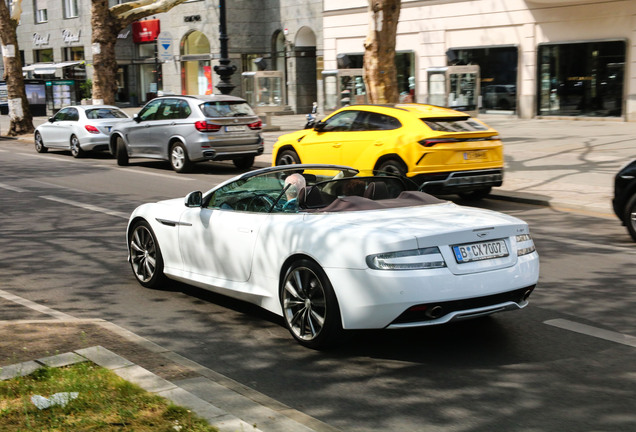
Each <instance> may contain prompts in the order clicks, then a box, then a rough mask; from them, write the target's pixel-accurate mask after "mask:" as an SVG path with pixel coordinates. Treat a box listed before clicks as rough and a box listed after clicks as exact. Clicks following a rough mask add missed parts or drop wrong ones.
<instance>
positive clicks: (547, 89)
mask: <svg viewBox="0 0 636 432" xmlns="http://www.w3.org/2000/svg"><path fill="white" fill-rule="evenodd" d="M367 8H368V1H367V0H349V1H347V2H342V1H339V0H325V1H324V12H323V34H324V64H325V69H337V68H338V59H339V56H340V57H342V56H343V55H347V57H348V58H349V60H351V59H353V62H356V61H358V59H361V55H362V53H363V50H364V48H363V42H364V39H365V37H366V34H367V31H368V10H367ZM635 36H636V2H634V1H628V0H623V1H611V0H606V1H586V0H506V1H505V2H504V1H492V0H402V7H401V14H400V21H399V25H398V35H397V45H396V49H397V51H398V56H397V57H396V60H397V66H398V82H399V83H400V84H399V85H400V92H402V94H403V95H404V96H405V97H407V98H408V97H412V98H413V99H415V100H416V101H417V102H427V101H429V99H430V94H429V93H430V91H429V84H432V83H429V82H428V78H427V76H428V71H429V70H430V69H431V68H435V67H442V66H448V65H452V64H477V65H479V66H480V83H479V85H480V90H481V92H480V93H481V97H480V105H481V111H482V112H484V111H486V112H506V113H516V114H517V115H518V116H520V117H522V118H533V117H550V118H559V117H577V118H581V117H591V118H606V119H622V120H627V121H636V67H635V65H634V55H633V53H634V52H635V43H636V42H635ZM409 84H411V87H409ZM413 84H414V85H415V88H412V86H413Z"/></svg>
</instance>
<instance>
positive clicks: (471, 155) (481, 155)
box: [464, 150, 488, 160]
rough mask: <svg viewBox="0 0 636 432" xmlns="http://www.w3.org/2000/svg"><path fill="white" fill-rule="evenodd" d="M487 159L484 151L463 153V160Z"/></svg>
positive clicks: (486, 153)
mask: <svg viewBox="0 0 636 432" xmlns="http://www.w3.org/2000/svg"><path fill="white" fill-rule="evenodd" d="M487 157H488V152H487V151H486V150H471V151H467V152H464V160H484V159H486V158H487Z"/></svg>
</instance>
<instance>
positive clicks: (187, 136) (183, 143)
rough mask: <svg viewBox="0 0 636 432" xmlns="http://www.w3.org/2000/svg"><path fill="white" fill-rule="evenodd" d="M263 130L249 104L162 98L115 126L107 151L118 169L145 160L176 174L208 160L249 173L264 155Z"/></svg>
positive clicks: (224, 98) (227, 98) (232, 99)
mask: <svg viewBox="0 0 636 432" xmlns="http://www.w3.org/2000/svg"><path fill="white" fill-rule="evenodd" d="M262 127H263V124H262V122H261V120H260V119H259V118H258V116H257V115H256V114H254V111H252V108H250V106H249V105H248V104H247V102H246V101H245V100H244V99H241V98H238V97H235V96H225V95H211V96H163V97H158V98H156V99H153V100H151V101H150V102H148V103H147V104H146V105H145V106H144V107H143V108H142V109H141V111H139V113H138V114H135V115H134V117H133V118H132V119H131V120H129V121H124V122H122V123H118V124H117V125H116V126H115V127H113V130H112V132H111V135H110V144H109V146H110V151H111V153H112V154H114V155H115V156H116V157H117V164H118V165H128V159H129V158H132V157H143V158H153V159H162V160H168V161H170V165H171V166H172V169H174V170H175V171H177V172H186V171H188V170H189V169H190V168H191V167H192V163H193V162H200V161H206V160H232V161H233V162H234V165H236V167H238V168H242V169H247V168H250V167H251V166H252V165H253V163H254V157H255V156H257V155H260V154H262V153H263V150H264V146H263V137H262V136H261V129H262Z"/></svg>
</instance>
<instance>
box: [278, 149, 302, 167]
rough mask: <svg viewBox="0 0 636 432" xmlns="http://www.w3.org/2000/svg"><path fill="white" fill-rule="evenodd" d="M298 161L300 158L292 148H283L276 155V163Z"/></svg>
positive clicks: (288, 163)
mask: <svg viewBox="0 0 636 432" xmlns="http://www.w3.org/2000/svg"><path fill="white" fill-rule="evenodd" d="M299 163H300V158H299V157H298V153H296V152H295V151H294V150H289V149H288V150H283V151H282V152H280V153H279V154H278V156H277V157H276V165H296V164H299Z"/></svg>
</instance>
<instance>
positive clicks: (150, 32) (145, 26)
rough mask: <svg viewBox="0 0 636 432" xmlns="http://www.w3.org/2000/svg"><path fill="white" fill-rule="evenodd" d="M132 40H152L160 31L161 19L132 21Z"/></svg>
mask: <svg viewBox="0 0 636 432" xmlns="http://www.w3.org/2000/svg"><path fill="white" fill-rule="evenodd" d="M132 33H133V42H135V43H145V42H154V41H155V39H157V36H158V35H159V33H161V21H159V20H158V19H151V20H145V21H135V22H134V23H132Z"/></svg>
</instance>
